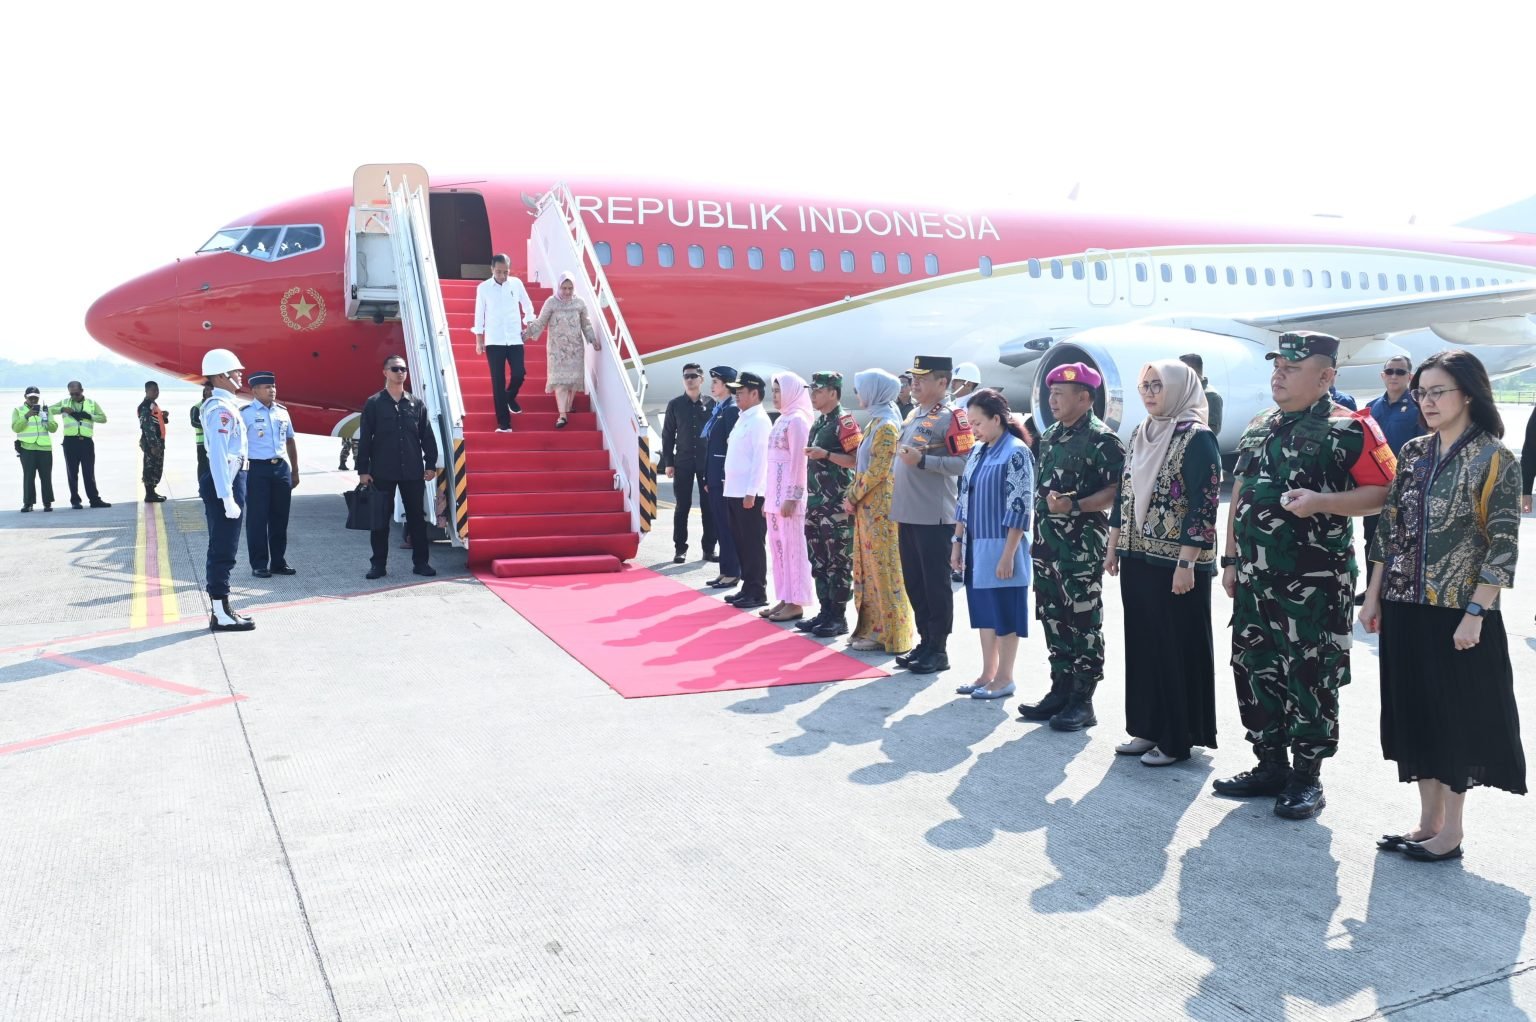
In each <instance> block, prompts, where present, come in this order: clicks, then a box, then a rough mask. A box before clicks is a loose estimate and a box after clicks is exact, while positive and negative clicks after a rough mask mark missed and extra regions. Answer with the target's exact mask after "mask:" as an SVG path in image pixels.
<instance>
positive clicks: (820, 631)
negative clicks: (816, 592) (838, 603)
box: [811, 610, 848, 639]
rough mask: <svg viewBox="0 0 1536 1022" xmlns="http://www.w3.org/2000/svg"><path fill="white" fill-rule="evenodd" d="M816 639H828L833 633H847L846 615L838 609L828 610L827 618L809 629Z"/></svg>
mask: <svg viewBox="0 0 1536 1022" xmlns="http://www.w3.org/2000/svg"><path fill="white" fill-rule="evenodd" d="M811 634H812V635H814V636H816V637H817V638H818V639H830V638H832V637H833V636H834V635H847V634H848V616H847V614H846V613H844V612H843V611H840V610H828V611H827V618H826V620H825V621H823V622H822V623H821V624H819V625H817V626H816V627H815V628H814V629H812V630H811Z"/></svg>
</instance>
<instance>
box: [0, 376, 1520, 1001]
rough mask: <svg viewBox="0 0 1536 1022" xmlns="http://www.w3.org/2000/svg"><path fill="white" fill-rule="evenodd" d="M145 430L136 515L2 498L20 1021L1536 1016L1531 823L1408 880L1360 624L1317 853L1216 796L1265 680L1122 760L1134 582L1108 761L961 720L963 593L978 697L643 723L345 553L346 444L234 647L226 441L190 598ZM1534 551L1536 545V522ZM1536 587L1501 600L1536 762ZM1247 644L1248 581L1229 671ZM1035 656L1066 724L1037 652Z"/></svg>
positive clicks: (928, 681) (662, 709)
mask: <svg viewBox="0 0 1536 1022" xmlns="http://www.w3.org/2000/svg"><path fill="white" fill-rule="evenodd" d="M1526 411H1527V410H1526V409H1519V410H1518V413H1515V412H1513V411H1512V412H1511V415H1510V418H1509V420H1508V421H1509V424H1510V427H1511V441H1512V443H1518V441H1519V439H1520V438H1521V437H1522V436H1523V427H1524V423H1525V417H1524V416H1525V413H1526ZM108 413H109V415H110V416H111V418H112V421H111V422H110V423H109V424H108V426H107V427H104V428H103V430H102V434H101V436H100V439H99V441H98V444H99V448H100V455H99V461H98V473H99V475H100V477H101V481H102V492H103V495H104V496H105V497H106V499H108V500H110V501H114V502H115V503H116V506H115V507H113V508H111V509H109V510H99V511H79V512H75V511H70V510H69V509H68V495H67V488H66V487H65V486H64V483H63V464H62V457H57V458H56V462H57V464H56V466H55V470H54V481H55V486H56V489H57V490H58V493H59V494H60V499H59V503H58V504H57V505H56V509H55V511H54V512H53V513H52V514H41V513H34V514H30V515H19V514H17V513H16V511H15V508H16V507H19V504H20V502H19V493H17V498H16V500H15V502H14V504H13V503H12V502H11V501H10V500H7V501H6V508H5V509H4V510H0V578H3V579H4V580H5V581H4V584H3V585H0V820H3V821H4V825H3V826H0V862H3V863H4V880H3V882H0V1019H6V1020H10V1019H16V1020H25V1022H34V1020H39V1022H41V1020H55V1019H57V1020H69V1022H80V1020H111V1022H118V1020H137V1019H152V1020H159V1019H173V1020H181V1019H196V1020H202V1019H210V1020H211V1019H231V1020H262V1019H270V1020H278V1022H299V1020H309V1019H317V1020H324V1019H345V1020H348V1022H351V1020H358V1022H362V1020H397V1019H409V1020H423V1022H440V1020H472V1019H473V1020H513V1019H592V1020H624V1022H628V1020H653V1019H654V1020H667V1022H673V1020H700V1022H718V1020H735V1019H741V1020H775V1022H778V1020H801V1019H804V1020H823V1019H827V1020H843V1019H848V1020H862V1019H878V1020H888V1019H912V1020H948V1019H954V1020H976V1019H988V1020H990V1019H999V1020H1005V1019H1006V1020H1049V1022H1057V1020H1095V1022H1097V1020H1124V1019H1154V1020H1161V1019H1177V1018H1194V1019H1202V1020H1213V1022H1215V1020H1221V1022H1239V1020H1241V1022H1271V1020H1273V1022H1279V1020H1287V1019H1290V1020H1297V1019H1308V1020H1311V1019H1330V1020H1333V1019H1337V1020H1364V1019H1383V1018H1391V1019H1394V1020H1411V1022H1429V1020H1458V1022H1459V1020H1484V1019H1486V1020H1501V1022H1502V1020H1511V1019H1527V1018H1529V1017H1530V1013H1531V1012H1532V1010H1533V1009H1536V938H1533V937H1532V936H1531V934H1530V928H1529V926H1528V917H1529V915H1530V911H1531V905H1530V895H1531V892H1532V890H1533V887H1536V857H1533V856H1532V855H1531V854H1530V848H1531V846H1532V843H1533V842H1536V816H1533V813H1532V809H1531V806H1530V804H1529V802H1528V801H1527V800H1525V799H1521V798H1516V797H1513V796H1510V795H1507V794H1505V793H1503V792H1498V791H1481V790H1480V791H1476V792H1474V793H1473V794H1472V795H1471V796H1470V798H1469V801H1468V813H1467V832H1468V837H1467V842H1466V849H1467V854H1466V858H1465V860H1463V861H1462V862H1459V863H1446V864H1437V865H1428V864H1418V863H1413V862H1410V861H1405V860H1404V859H1403V858H1402V857H1401V856H1398V855H1391V854H1382V853H1379V852H1377V851H1376V848H1375V839H1376V837H1377V836H1378V835H1380V834H1383V833H1386V832H1399V831H1401V830H1403V829H1404V828H1407V827H1411V826H1413V825H1414V823H1415V821H1416V819H1417V799H1416V796H1415V792H1414V790H1413V789H1412V788H1411V787H1410V786H1407V785H1402V784H1399V783H1397V781H1396V772H1395V768H1394V766H1393V765H1392V764H1389V763H1385V762H1383V761H1382V759H1381V753H1380V745H1379V741H1378V714H1379V705H1380V703H1379V695H1378V687H1377V686H1378V679H1377V671H1376V652H1375V642H1376V640H1375V638H1374V637H1367V636H1365V635H1363V633H1360V632H1358V631H1357V635H1356V644H1355V653H1354V683H1353V684H1351V685H1350V686H1349V687H1348V688H1346V689H1345V690H1344V693H1343V697H1342V702H1343V710H1342V714H1343V733H1342V746H1341V749H1340V752H1339V755H1338V756H1337V757H1336V758H1335V759H1334V760H1333V761H1331V762H1330V763H1329V764H1328V766H1327V769H1326V771H1325V774H1324V779H1325V782H1326V784H1327V792H1328V808H1327V809H1326V811H1325V812H1324V813H1323V814H1322V815H1321V817H1320V818H1318V819H1317V820H1314V821H1307V822H1301V823H1297V822H1290V821H1285V820H1281V819H1279V818H1277V817H1275V816H1274V815H1273V814H1272V813H1271V812H1270V806H1269V802H1268V800H1264V801H1257V802H1253V803H1244V802H1235V801H1227V800H1223V799H1219V798H1216V797H1214V796H1212V795H1211V794H1210V790H1209V787H1210V781H1211V780H1212V779H1213V778H1215V777H1218V776H1225V775H1228V774H1231V773H1235V772H1237V771H1238V770H1242V769H1245V768H1246V767H1247V766H1248V765H1249V764H1250V763H1251V759H1252V757H1251V755H1250V754H1249V752H1248V749H1247V745H1246V743H1245V742H1244V740H1243V732H1242V728H1241V726H1240V724H1239V722H1238V719H1237V708H1236V701H1235V697H1234V695H1233V691H1232V686H1231V679H1230V672H1229V671H1228V670H1226V669H1225V668H1219V669H1218V699H1217V702H1218V708H1219V713H1220V734H1219V739H1220V748H1219V749H1213V750H1209V751H1207V752H1197V754H1196V755H1195V757H1194V758H1193V759H1191V760H1190V761H1188V762H1186V763H1181V764H1178V765H1175V766H1172V767H1167V768H1163V769H1156V770H1154V769H1148V768H1146V767H1143V766H1142V765H1141V764H1140V763H1139V762H1137V761H1136V760H1135V759H1133V758H1128V757H1116V756H1115V755H1114V751H1113V747H1114V745H1115V743H1116V742H1118V741H1120V740H1122V738H1123V733H1122V732H1121V730H1120V727H1119V725H1120V723H1121V722H1122V720H1123V711H1122V699H1123V685H1122V683H1121V679H1122V677H1123V652H1124V651H1123V644H1122V642H1121V638H1120V636H1121V616H1120V604H1119V598H1118V590H1117V588H1116V585H1115V583H1113V582H1112V581H1111V583H1110V584H1109V585H1108V586H1107V591H1108V607H1107V619H1108V620H1107V625H1106V629H1107V636H1108V639H1109V643H1108V645H1109V662H1108V665H1107V673H1106V679H1105V682H1104V684H1103V686H1102V687H1101V689H1100V692H1099V696H1098V699H1097V700H1096V705H1097V710H1098V716H1099V720H1100V724H1099V726H1098V727H1096V728H1093V729H1091V730H1090V731H1087V732H1084V733H1080V734H1058V733H1056V732H1053V731H1051V730H1049V729H1048V728H1044V727H1041V726H1038V725H1030V724H1023V723H1019V722H1016V721H1015V720H1014V719H1013V718H1014V712H1013V708H1014V706H1015V705H1016V704H1017V702H1019V700H1018V699H1010V700H1008V701H1007V705H1002V704H1000V703H998V702H977V701H972V700H969V699H963V698H959V697H957V696H955V695H954V692H953V690H954V687H955V686H956V685H957V684H960V683H962V682H964V681H966V680H968V679H970V678H972V677H974V676H975V673H976V671H977V669H978V667H979V662H980V654H979V649H978V646H977V643H976V641H975V639H974V633H972V632H970V631H969V630H968V626H967V624H966V620H965V613H964V606H965V604H964V598H963V594H962V595H959V596H958V597H957V611H958V613H957V622H956V634H955V636H954V639H953V640H952V644H951V656H952V659H953V660H954V669H953V670H951V671H950V672H948V673H946V674H943V675H940V676H937V677H933V676H922V677H913V676H910V675H906V674H901V673H897V674H896V675H895V676H893V677H891V678H889V679H883V680H878V681H870V682H857V683H851V684H830V685H804V686H790V687H781V688H772V689H762V690H755V691H750V692H740V691H736V692H725V693H720V694H701V695H689V696H676V697H667V698H655V699H640V700H632V701H627V700H624V699H622V698H620V697H619V696H617V695H616V694H615V693H613V692H612V691H611V690H610V689H609V688H608V687H607V686H606V685H605V684H603V683H602V682H601V681H600V680H599V679H597V678H595V677H594V676H592V675H591V674H589V673H588V672H587V671H586V670H585V669H584V668H583V667H581V666H580V665H579V664H578V663H576V662H575V661H574V660H573V659H571V658H570V657H569V656H567V655H566V654H565V653H564V652H563V651H562V650H561V649H559V648H558V647H557V646H555V645H554V644H553V643H552V642H551V641H550V640H549V639H547V638H546V637H544V636H543V635H541V634H540V633H539V632H537V631H536V630H534V629H533V628H532V627H531V626H529V625H528V624H527V622H526V621H524V620H523V619H522V618H520V617H519V616H518V615H516V614H515V613H514V612H513V611H511V610H510V609H509V608H508V607H506V606H505V605H504V604H503V603H502V602H501V601H500V600H498V599H497V598H496V597H494V596H493V595H491V594H490V593H489V592H488V591H487V590H485V589H484V588H483V587H481V586H480V585H479V583H478V582H476V581H474V580H473V579H472V578H471V577H469V576H468V575H467V574H466V573H465V571H464V554H463V553H462V552H461V551H455V550H452V549H451V548H449V547H447V546H444V545H439V546H438V547H437V548H436V549H435V550H434V554H433V563H434V564H435V565H436V566H437V568H438V569H439V571H441V572H442V574H441V575H440V576H439V577H438V578H437V579H434V580H430V581H424V580H421V579H418V578H416V577H415V576H413V575H411V574H410V573H409V566H410V561H409V557H408V556H407V553H408V552H407V551H404V550H400V549H398V548H397V549H395V550H394V551H392V555H391V561H390V571H391V574H390V576H389V577H387V578H385V579H382V580H380V581H378V582H367V581H365V580H364V579H363V577H362V576H363V572H364V571H365V570H366V568H367V565H368V542H367V537H366V535H364V534H362V533H352V532H347V531H345V530H344V528H343V519H344V509H343V504H342V500H341V498H340V496H338V494H339V493H341V492H342V491H343V490H345V489H347V488H349V487H350V486H351V485H353V483H354V481H355V476H353V475H352V474H351V473H340V472H337V471H336V470H335V468H336V449H337V446H338V445H337V442H336V441H334V440H331V439H328V438H312V437H302V438H300V443H299V447H300V459H301V470H302V475H301V483H300V486H299V489H298V490H297V492H296V495H295V502H294V514H293V523H292V526H291V529H290V537H291V539H290V549H289V560H290V562H291V563H292V564H294V565H295V566H296V567H297V568H298V571H299V574H297V575H295V576H293V577H289V578H282V577H276V578H272V579H270V580H262V579H255V578H253V577H251V574H250V570H249V567H248V565H247V564H246V563H245V560H244V552H245V548H244V544H243V542H242V546H241V561H240V563H239V564H238V566H237V568H236V570H235V574H234V583H235V586H236V591H237V599H236V602H237V603H238V604H239V605H240V606H242V607H244V608H248V609H254V611H255V614H256V617H257V620H258V628H257V630H256V631H255V632H253V633H248V634H230V635H220V636H215V635H213V634H211V633H210V632H209V631H208V629H207V627H206V621H207V613H208V610H207V601H206V597H205V596H204V595H203V594H202V593H201V592H200V584H201V578H202V574H203V560H204V555H205V549H206V539H207V535H206V531H205V527H204V525H203V520H202V508H201V503H200V502H199V501H198V500H197V498H196V492H195V481H194V479H193V470H194V467H195V462H194V457H193V450H192V446H191V443H192V442H191V438H190V436H189V434H188V432H187V431H186V430H185V429H181V430H175V431H174V432H173V434H172V438H171V444H170V450H169V452H168V455H167V473H166V481H165V485H164V487H163V489H162V492H165V493H167V494H168V495H169V496H170V498H171V500H170V502H169V503H167V504H165V505H163V507H162V509H161V516H162V518H163V526H164V528H163V532H161V531H158V530H157V531H154V532H152V533H150V535H153V536H156V537H158V540H159V542H158V546H159V548H160V549H161V550H163V551H164V552H165V563H166V565H167V568H168V575H169V577H170V579H172V580H173V582H172V583H171V584H170V585H169V586H168V592H169V593H172V594H174V595H173V597H172V596H163V597H162V598H161V599H159V601H158V602H157V601H156V600H155V598H154V597H155V593H154V587H153V585H152V584H146V583H144V582H140V583H138V585H137V586H136V584H135V578H136V575H137V574H141V573H142V574H148V575H150V576H158V571H157V570H156V569H155V568H154V564H155V562H156V557H154V556H150V557H149V558H148V559H147V563H148V565H149V566H148V567H147V568H145V569H143V571H142V572H139V571H136V567H135V565H136V559H137V558H138V557H139V556H141V555H138V554H137V551H138V550H139V549H140V544H139V541H138V534H139V529H140V516H141V515H142V514H143V513H144V510H145V506H144V505H142V504H140V503H138V502H137V500H138V498H139V497H140V496H141V495H142V494H141V492H140V491H139V489H138V485H137V479H138V471H139V467H138V451H137V448H136V436H135V431H134V429H133V425H132V423H133V419H132V403H129V404H128V405H127V406H126V407H117V406H109V407H108ZM177 415H179V416H181V417H183V418H184V415H185V413H184V412H177V413H173V416H177ZM172 421H173V424H174V423H175V422H176V421H177V420H176V418H175V417H173V420H172ZM8 471H10V472H12V473H13V474H12V477H11V479H12V482H11V483H8V484H6V485H9V486H12V487H14V486H15V485H16V484H17V481H16V478H15V477H16V476H17V475H19V470H18V469H17V468H16V467H15V465H14V463H13V465H12V468H11V469H9V470H8ZM8 492H13V493H14V492H17V491H15V490H14V489H13V490H11V491H8ZM663 495H664V496H665V495H666V494H665V490H664V493H663ZM150 513H151V515H153V513H154V512H153V509H151V511H150ZM695 514H697V511H696V512H695ZM693 532H694V537H693V547H692V556H693V557H694V558H697V556H698V553H699V547H698V525H697V520H695V523H694V530H693ZM1522 538H1523V539H1524V540H1525V543H1524V544H1523V545H1524V546H1525V549H1527V550H1536V524H1533V523H1532V522H1530V521H1527V522H1526V523H1525V524H1524V527H1523V533H1522ZM671 555H672V547H671V522H670V519H669V517H668V513H665V512H664V513H663V516H662V518H661V519H659V520H658V521H657V522H656V525H655V528H654V529H653V531H652V532H651V534H650V536H648V537H647V539H646V540H645V542H644V543H643V544H642V547H641V553H640V557H639V559H638V560H639V563H641V564H644V565H649V566H652V567H654V568H656V570H658V571H660V572H662V573H663V574H666V575H669V576H674V577H676V578H677V579H678V580H679V581H680V582H682V583H684V584H687V585H692V586H696V587H702V583H703V582H704V581H705V580H706V579H708V578H710V577H713V575H714V570H713V569H714V565H705V564H702V563H700V562H699V561H697V560H696V559H694V560H690V561H689V563H687V564H684V565H680V566H674V565H672V564H671V563H670V562H671ZM1533 574H1536V568H1530V567H1527V568H1526V569H1523V570H1522V572H1521V574H1520V582H1519V587H1518V588H1517V589H1515V590H1514V591H1512V592H1510V593H1508V594H1506V596H1505V598H1504V601H1505V605H1504V612H1505V615H1506V621H1507V625H1508V628H1509V632H1510V640H1511V646H1512V648H1511V654H1512V656H1513V658H1514V663H1515V672H1516V677H1517V679H1518V683H1519V685H1520V693H1519V698H1520V705H1521V710H1522V711H1523V713H1524V714H1525V715H1526V720H1527V722H1528V723H1527V728H1526V732H1527V742H1528V747H1529V744H1530V742H1529V736H1530V735H1531V733H1532V731H1533V729H1536V724H1532V723H1531V722H1532V721H1536V699H1533V697H1532V694H1531V691H1530V688H1529V682H1530V679H1532V678H1533V677H1536V627H1533V623H1532V615H1533V613H1536V595H1533V588H1532V585H1531V581H1530V579H1531V577H1532V575H1533ZM415 583H420V584H415ZM136 591H137V592H138V597H137V599H136V597H135V592H136ZM146 604H148V607H147V609H146ZM136 609H137V611H138V612H139V614H140V615H141V616H142V617H143V618H144V625H143V626H142V627H137V628H136V627H133V623H134V620H135V612H136ZM1228 613H1229V606H1228V601H1227V600H1226V598H1225V597H1224V596H1222V595H1221V594H1220V593H1219V591H1218V592H1217V595H1216V596H1215V597H1214V600H1213V606H1212V615H1213V619H1214V621H1215V623H1216V625H1217V642H1218V659H1219V660H1220V659H1221V655H1222V652H1223V651H1224V648H1225V647H1224V640H1225V637H1226V634H1227V633H1226V629H1225V626H1226V622H1227V617H1228ZM157 621H158V622H160V623H158V624H157V623H156V622H157ZM839 645H840V643H839ZM870 661H871V662H874V663H887V664H888V658H884V657H878V658H870ZM1019 664H1020V677H1021V679H1022V681H1021V690H1022V691H1021V696H1022V697H1026V698H1030V699H1033V698H1034V697H1036V696H1038V695H1039V694H1041V693H1043V691H1044V689H1045V688H1046V687H1047V680H1046V670H1045V655H1044V643H1043V640H1042V638H1041V636H1040V634H1039V632H1038V630H1036V631H1035V632H1034V633H1033V634H1031V635H1030V636H1029V638H1028V639H1027V640H1026V641H1024V642H1023V643H1022V645H1021V649H1020V653H1019Z"/></svg>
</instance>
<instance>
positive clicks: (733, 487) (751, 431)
mask: <svg viewBox="0 0 1536 1022" xmlns="http://www.w3.org/2000/svg"><path fill="white" fill-rule="evenodd" d="M772 432H773V423H771V422H769V421H768V413H767V412H765V411H763V406H762V405H760V404H758V405H754V406H752V407H751V408H748V409H747V410H746V411H744V412H742V413H741V418H739V419H737V420H736V428H735V429H733V430H731V435H730V437H729V439H728V440H727V442H726V448H725V495H726V496H727V497H757V498H758V499H759V500H761V499H762V496H763V494H764V493H767V492H768V435H769V434H770V433H772Z"/></svg>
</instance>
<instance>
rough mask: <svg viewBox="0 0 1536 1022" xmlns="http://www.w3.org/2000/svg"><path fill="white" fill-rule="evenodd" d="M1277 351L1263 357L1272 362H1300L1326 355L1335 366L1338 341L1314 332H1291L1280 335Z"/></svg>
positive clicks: (1332, 337) (1337, 359) (1333, 337)
mask: <svg viewBox="0 0 1536 1022" xmlns="http://www.w3.org/2000/svg"><path fill="white" fill-rule="evenodd" d="M1278 347H1279V350H1278V351H1271V352H1266V353H1265V355H1264V357H1265V358H1267V359H1270V360H1271V361H1273V360H1274V359H1277V358H1283V359H1285V360H1286V361H1288V362H1300V361H1301V360H1302V359H1304V358H1311V357H1312V356H1313V355H1326V356H1327V357H1328V360H1329V361H1331V362H1333V363H1334V364H1335V365H1337V364H1338V361H1339V339H1338V338H1337V337H1335V336H1333V335H1332V334H1320V333H1317V332H1316V331H1314V330H1291V331H1289V332H1287V333H1283V334H1281V335H1280V342H1279V345H1278Z"/></svg>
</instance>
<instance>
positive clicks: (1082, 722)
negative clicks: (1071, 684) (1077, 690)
mask: <svg viewBox="0 0 1536 1022" xmlns="http://www.w3.org/2000/svg"><path fill="white" fill-rule="evenodd" d="M1098 722H1099V718H1097V717H1095V716H1094V715H1093V700H1092V699H1082V698H1078V697H1077V696H1073V697H1072V698H1071V699H1068V700H1067V705H1066V706H1065V707H1063V708H1062V711H1061V712H1060V713H1058V714H1056V716H1054V717H1052V718H1051V730H1053V731H1081V730H1083V729H1084V728H1090V727H1093V725H1095V724H1097V723H1098Z"/></svg>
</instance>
